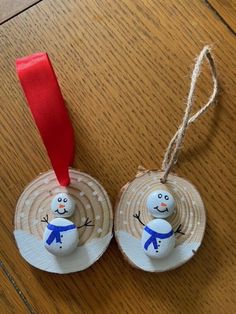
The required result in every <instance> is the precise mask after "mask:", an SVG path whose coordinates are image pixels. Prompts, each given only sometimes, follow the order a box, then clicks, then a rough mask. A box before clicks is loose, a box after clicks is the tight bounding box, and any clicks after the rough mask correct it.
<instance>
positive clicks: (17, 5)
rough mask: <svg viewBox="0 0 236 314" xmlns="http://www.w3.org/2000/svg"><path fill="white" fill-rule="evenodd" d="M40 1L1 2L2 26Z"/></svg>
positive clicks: (11, 0)
mask: <svg viewBox="0 0 236 314" xmlns="http://www.w3.org/2000/svg"><path fill="white" fill-rule="evenodd" d="M39 1H40V0H0V24H2V23H4V22H5V21H7V20H9V19H10V18H11V17H13V16H15V15H16V14H18V13H20V12H22V11H24V10H25V9H27V8H29V7H31V6H32V5H33V4H35V3H37V2H39Z"/></svg>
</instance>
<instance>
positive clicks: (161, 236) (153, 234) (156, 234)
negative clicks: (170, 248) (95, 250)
mask: <svg viewBox="0 0 236 314" xmlns="http://www.w3.org/2000/svg"><path fill="white" fill-rule="evenodd" d="M144 230H145V231H146V232H147V233H149V234H150V235H151V236H150V238H149V239H148V240H147V241H146V242H145V244H144V248H145V250H147V249H148V247H149V245H150V244H151V243H152V244H153V247H154V249H155V250H157V249H158V247H159V246H160V245H159V244H157V239H167V238H169V237H171V236H172V235H173V233H174V231H173V229H171V231H170V232H168V233H159V232H156V231H153V230H152V229H150V228H148V227H147V226H145V228H144Z"/></svg>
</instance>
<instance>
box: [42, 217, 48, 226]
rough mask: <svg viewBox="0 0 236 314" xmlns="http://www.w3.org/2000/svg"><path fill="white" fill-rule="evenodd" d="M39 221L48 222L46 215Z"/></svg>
mask: <svg viewBox="0 0 236 314" xmlns="http://www.w3.org/2000/svg"><path fill="white" fill-rule="evenodd" d="M41 222H46V223H47V224H48V215H46V217H43V218H42V219H41Z"/></svg>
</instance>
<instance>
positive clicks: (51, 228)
mask: <svg viewBox="0 0 236 314" xmlns="http://www.w3.org/2000/svg"><path fill="white" fill-rule="evenodd" d="M43 241H44V245H45V248H46V249H47V250H48V251H49V252H50V253H52V254H54V255H57V256H64V255H68V254H70V253H72V252H73V251H74V250H75V248H76V247H77V245H78V242H79V233H78V229H77V226H76V225H75V224H74V223H73V222H72V221H70V220H68V219H64V218H55V219H53V220H51V221H50V222H49V223H48V225H47V227H46V228H45V231H44V235H43Z"/></svg>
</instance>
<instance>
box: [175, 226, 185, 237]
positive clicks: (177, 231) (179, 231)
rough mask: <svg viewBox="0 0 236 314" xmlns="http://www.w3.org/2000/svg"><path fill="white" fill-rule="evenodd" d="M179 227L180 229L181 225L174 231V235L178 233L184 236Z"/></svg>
mask: <svg viewBox="0 0 236 314" xmlns="http://www.w3.org/2000/svg"><path fill="white" fill-rule="evenodd" d="M181 227H182V225H181V224H180V225H179V226H178V228H177V229H176V231H175V233H180V234H183V235H185V233H184V232H182V231H181Z"/></svg>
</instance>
